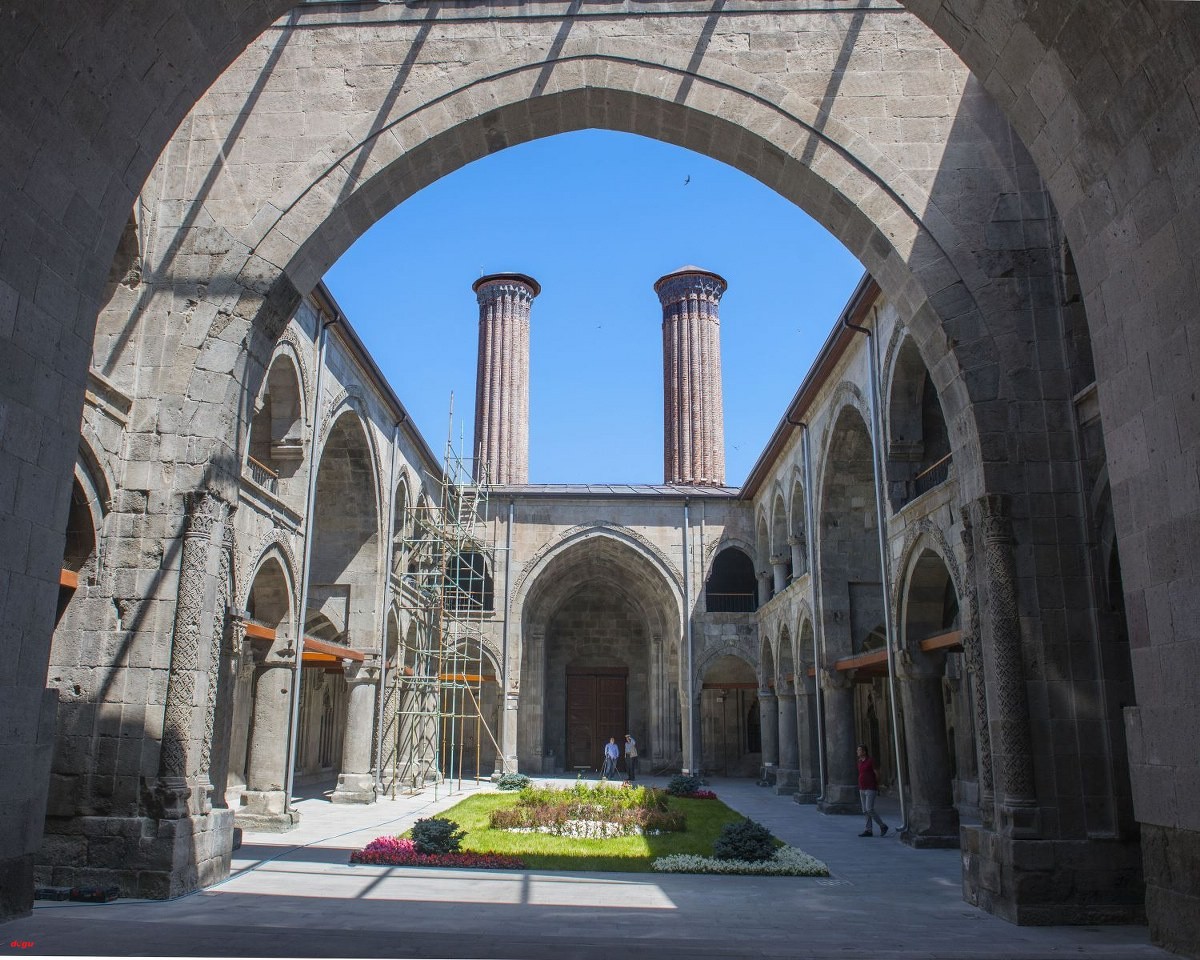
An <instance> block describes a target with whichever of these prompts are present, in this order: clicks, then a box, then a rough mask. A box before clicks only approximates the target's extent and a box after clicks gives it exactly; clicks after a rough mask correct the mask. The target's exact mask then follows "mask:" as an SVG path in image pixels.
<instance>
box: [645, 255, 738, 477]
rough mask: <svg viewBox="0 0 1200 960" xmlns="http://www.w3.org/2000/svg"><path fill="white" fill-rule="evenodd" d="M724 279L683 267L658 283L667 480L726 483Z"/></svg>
mask: <svg viewBox="0 0 1200 960" xmlns="http://www.w3.org/2000/svg"><path fill="white" fill-rule="evenodd" d="M726 287H727V284H726V283H725V280H724V279H723V278H721V277H719V276H718V275H717V274H715V273H710V272H709V271H707V270H701V269H699V268H698V267H682V268H680V269H679V270H676V271H675V272H674V273H668V274H667V275H666V276H664V277H660V278H659V279H658V281H657V282H656V283H655V284H654V292H655V293H657V294H658V299H659V302H660V303H661V304H662V312H663V323H662V332H663V474H664V477H665V481H664V482H666V483H679V484H703V485H711V486H718V487H719V486H723V485H724V483H725V424H724V413H723V411H722V400H721V318H720V314H719V304H720V302H721V296H722V295H723V294H724V293H725V289H726Z"/></svg>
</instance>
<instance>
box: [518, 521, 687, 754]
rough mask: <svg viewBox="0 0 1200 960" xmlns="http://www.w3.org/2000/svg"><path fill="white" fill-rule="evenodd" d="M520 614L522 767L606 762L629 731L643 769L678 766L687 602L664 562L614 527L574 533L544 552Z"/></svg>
mask: <svg viewBox="0 0 1200 960" xmlns="http://www.w3.org/2000/svg"><path fill="white" fill-rule="evenodd" d="M514 617H519V622H520V624H521V648H522V649H521V686H520V698H521V699H520V717H519V728H518V733H517V746H518V762H519V764H520V766H521V768H522V769H529V770H531V771H534V772H553V771H556V770H572V769H576V768H587V769H593V768H596V769H598V768H599V766H600V763H601V761H602V759H603V757H602V752H601V751H602V746H603V744H604V743H606V742H607V740H608V737H610V736H617V737H618V741H619V740H620V737H621V736H622V735H623V734H624V733H633V735H634V737H635V739H636V740H637V741H638V744H639V752H640V754H641V756H642V757H643V758H644V766H645V770H646V772H649V771H650V770H651V769H654V768H655V767H658V766H667V765H671V766H676V767H677V766H678V765H679V764H680V762H681V759H682V744H683V729H682V720H681V699H680V696H681V695H680V691H681V689H685V688H684V687H683V683H684V678H683V677H682V675H681V672H680V671H681V664H680V650H679V645H680V638H681V636H682V617H681V609H680V597H679V594H678V591H677V588H676V586H675V584H674V583H673V582H672V581H671V580H669V579H668V575H667V573H666V571H664V570H663V569H662V568H661V567H660V566H659V564H658V562H657V558H655V557H654V556H653V555H652V554H648V553H647V552H645V551H644V550H642V549H640V548H639V547H638V546H637V545H636V544H635V543H633V542H631V541H629V540H627V539H624V538H621V537H619V536H617V535H615V534H614V533H612V532H610V531H607V530H603V529H597V530H592V531H589V532H587V533H585V534H583V535H579V536H575V537H573V538H571V539H569V540H568V541H566V542H565V543H561V544H559V545H558V546H557V547H556V548H555V549H554V550H552V551H551V552H550V553H549V554H547V555H546V556H545V557H543V558H542V561H541V563H540V564H539V565H538V568H537V569H536V570H535V571H533V573H532V575H531V576H530V577H529V579H528V581H527V582H526V586H525V588H524V590H522V591H519V593H518V602H517V604H515V605H514ZM621 727H624V728H625V729H620V728H621ZM614 728H616V729H614ZM639 734H640V735H639Z"/></svg>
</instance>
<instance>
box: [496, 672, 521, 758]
mask: <svg viewBox="0 0 1200 960" xmlns="http://www.w3.org/2000/svg"><path fill="white" fill-rule="evenodd" d="M520 700H521V685H520V679H519V677H518V676H517V674H516V672H515V671H514V670H512V669H511V668H510V671H509V675H508V690H507V692H506V693H505V694H504V702H503V703H502V704H501V705H500V710H501V712H502V713H503V717H502V719H501V722H500V747H501V749H502V750H503V752H504V758H503V769H502V770H501V772H502V773H517V772H518V763H517V718H518V716H519V714H518V712H517V711H518V707H519V706H520Z"/></svg>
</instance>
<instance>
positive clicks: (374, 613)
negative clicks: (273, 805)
mask: <svg viewBox="0 0 1200 960" xmlns="http://www.w3.org/2000/svg"><path fill="white" fill-rule="evenodd" d="M315 469H316V470H317V479H316V496H315V498H314V506H313V524H312V530H313V532H312V538H313V540H312V561H311V566H310V572H309V578H308V607H307V609H306V610H305V612H304V629H305V635H306V637H307V636H311V637H313V638H314V639H316V640H317V641H318V643H319V644H322V645H323V646H321V647H318V644H311V647H312V650H311V652H306V653H305V663H304V670H303V671H302V680H301V689H300V725H299V731H298V735H297V749H296V782H297V783H309V784H317V783H322V782H324V781H329V780H332V779H333V778H334V777H335V776H336V778H337V786H336V788H335V789H334V791H333V795H332V799H333V800H335V801H337V802H345V803H369V802H371V801H372V800H373V799H374V798H375V782H374V776H373V775H372V773H371V759H372V756H373V754H374V740H375V736H374V730H375V726H374V716H375V695H374V691H375V690H376V686H375V683H374V682H373V681H372V679H371V674H370V673H369V672H368V671H366V670H364V669H362V667H361V664H363V663H364V662H365V656H366V654H368V653H370V652H371V651H375V650H378V645H379V640H378V637H379V632H378V631H379V625H378V623H379V621H378V619H377V618H378V616H379V612H378V597H377V593H378V590H379V564H380V562H381V559H382V558H381V556H380V547H379V520H378V518H379V502H380V487H379V481H378V475H377V471H376V469H375V459H374V454H373V450H372V446H371V443H370V440H369V439H368V434H367V427H366V424H365V423H364V422H363V421H362V419H361V418H360V417H359V415H358V413H357V412H355V411H354V410H345V411H343V412H342V413H341V414H340V415H338V417H337V418H336V419H335V420H334V421H333V423H332V424H331V425H330V427H329V429H328V433H327V435H326V438H325V441H324V443H323V444H322V447H321V458H320V462H319V463H318V464H317V465H316V467H315ZM343 650H344V651H345V652H344V653H343ZM347 665H349V666H347Z"/></svg>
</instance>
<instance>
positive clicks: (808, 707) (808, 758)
mask: <svg viewBox="0 0 1200 960" xmlns="http://www.w3.org/2000/svg"><path fill="white" fill-rule="evenodd" d="M800 669H801V670H803V669H804V668H803V667H801V668H800ZM796 676H797V683H796V691H797V693H796V751H797V759H798V766H799V768H800V772H799V775H798V776H797V780H796V794H795V800H796V802H797V803H816V802H817V798H818V797H819V796H820V795H821V771H820V769H819V767H820V764H819V763H818V761H817V749H816V746H817V734H816V730H815V729H814V727H815V726H816V725H815V724H814V723H813V701H814V700H815V699H816V697H815V695H814V694H813V693H812V692H811V691H809V689H808V686H807V683H806V682H805V683H801V681H800V674H799V673H797V675H796Z"/></svg>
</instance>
